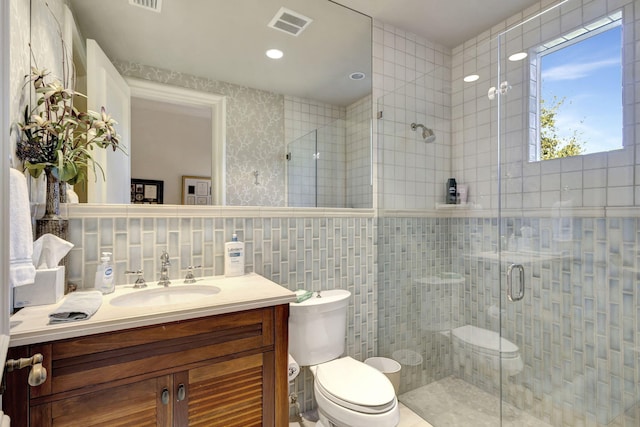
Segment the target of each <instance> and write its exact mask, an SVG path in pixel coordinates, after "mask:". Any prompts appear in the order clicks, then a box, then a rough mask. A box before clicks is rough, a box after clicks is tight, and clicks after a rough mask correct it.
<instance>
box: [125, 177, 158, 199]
mask: <svg viewBox="0 0 640 427" xmlns="http://www.w3.org/2000/svg"><path fill="white" fill-rule="evenodd" d="M163 193H164V181H156V180H153V179H138V178H131V203H135V204H152V205H161V204H162V203H163V201H162V197H163Z"/></svg>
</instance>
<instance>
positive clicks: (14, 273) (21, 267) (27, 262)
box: [9, 168, 36, 287]
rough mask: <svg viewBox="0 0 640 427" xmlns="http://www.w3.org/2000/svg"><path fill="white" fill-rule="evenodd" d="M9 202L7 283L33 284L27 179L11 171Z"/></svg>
mask: <svg viewBox="0 0 640 427" xmlns="http://www.w3.org/2000/svg"><path fill="white" fill-rule="evenodd" d="M9 180H10V188H9V194H10V196H11V197H10V202H9V221H10V227H9V229H10V232H9V240H10V242H9V282H10V284H11V286H12V287H14V286H22V285H28V284H31V283H33V281H34V279H35V277H36V268H35V266H34V265H33V261H32V259H31V258H32V256H33V229H32V228H31V210H30V208H29V196H28V189H27V179H26V178H25V176H24V175H23V174H22V173H21V172H19V171H17V170H15V169H13V168H12V169H11V176H10V179H9Z"/></svg>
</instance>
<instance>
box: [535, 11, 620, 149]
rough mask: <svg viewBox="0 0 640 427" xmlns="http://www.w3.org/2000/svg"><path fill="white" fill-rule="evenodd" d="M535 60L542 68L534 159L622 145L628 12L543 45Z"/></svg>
mask: <svg viewBox="0 0 640 427" xmlns="http://www.w3.org/2000/svg"><path fill="white" fill-rule="evenodd" d="M531 64H532V66H533V67H537V73H538V93H537V102H536V103H535V104H534V105H537V112H536V115H535V116H536V118H537V132H535V133H534V134H535V135H537V140H536V141H535V144H536V147H535V148H536V149H535V150H531V153H532V157H533V158H532V159H531V160H534V161H536V160H548V159H554V158H559V157H568V156H574V155H579V154H590V153H597V152H604V151H610V150H616V149H620V148H622V146H623V143H622V108H623V107H622V106H623V103H622V12H617V13H615V14H612V15H609V16H607V17H605V18H602V19H599V20H598V21H596V22H593V23H591V24H589V25H585V26H584V27H581V28H579V29H577V30H574V31H572V32H570V33H567V34H565V35H563V36H562V37H559V38H557V39H555V40H552V41H550V42H547V43H545V44H543V45H541V46H539V47H538V49H537V55H534V56H533V58H532V61H531Z"/></svg>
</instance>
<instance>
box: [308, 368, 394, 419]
mask: <svg viewBox="0 0 640 427" xmlns="http://www.w3.org/2000/svg"><path fill="white" fill-rule="evenodd" d="M315 377H316V381H315V382H316V387H317V389H318V391H319V392H320V393H322V395H323V396H324V397H325V398H327V399H328V400H330V401H331V402H333V403H335V404H336V405H339V406H341V407H343V408H348V409H350V410H353V411H356V412H361V413H364V414H382V413H385V412H388V411H390V410H392V409H393V408H394V406H396V405H397V403H396V395H395V391H394V389H393V385H391V382H390V381H389V379H388V378H387V377H386V376H385V375H384V374H382V373H381V372H380V371H378V370H377V369H375V368H373V367H371V366H368V365H365V364H364V363H362V362H358V361H357V360H354V359H352V358H351V357H343V358H341V359H336V360H332V361H330V362H326V363H323V364H321V365H318V366H317V367H316V370H315Z"/></svg>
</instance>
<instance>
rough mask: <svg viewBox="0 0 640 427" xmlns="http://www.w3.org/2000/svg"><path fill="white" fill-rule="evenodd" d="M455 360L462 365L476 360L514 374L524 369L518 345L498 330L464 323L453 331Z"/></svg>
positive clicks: (486, 365)
mask: <svg viewBox="0 0 640 427" xmlns="http://www.w3.org/2000/svg"><path fill="white" fill-rule="evenodd" d="M451 336H452V343H453V354H454V360H456V361H457V363H459V364H460V365H465V364H466V363H467V361H476V362H477V363H478V364H479V365H481V366H484V367H485V368H488V369H492V370H494V371H499V370H500V367H501V365H500V364H501V363H502V372H504V373H506V374H507V375H508V376H513V375H516V374H518V373H520V372H521V371H522V368H523V367H524V364H523V363H522V358H521V357H520V349H519V348H518V346H517V345H515V344H514V343H512V342H511V341H509V340H507V339H506V338H503V337H501V336H500V335H499V334H498V333H497V332H494V331H490V330H487V329H484V328H479V327H477V326H473V325H464V326H460V327H458V328H455V329H453V330H452V331H451Z"/></svg>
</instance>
